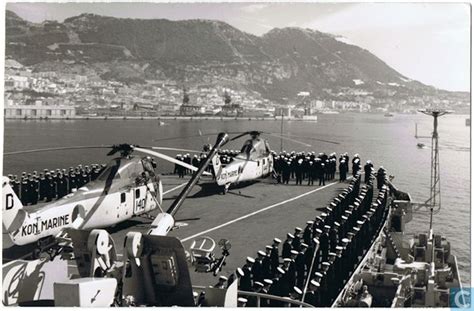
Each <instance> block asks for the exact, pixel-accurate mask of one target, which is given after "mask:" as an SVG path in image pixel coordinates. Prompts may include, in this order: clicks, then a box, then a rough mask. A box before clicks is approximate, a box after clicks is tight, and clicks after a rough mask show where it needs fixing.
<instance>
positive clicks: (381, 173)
mask: <svg viewBox="0 0 474 311" xmlns="http://www.w3.org/2000/svg"><path fill="white" fill-rule="evenodd" d="M385 177H386V173H385V169H384V168H383V166H381V167H380V168H379V169H378V171H377V189H378V190H381V189H382V186H383V185H384V184H385Z"/></svg>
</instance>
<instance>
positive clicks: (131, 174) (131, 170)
mask: <svg viewBox="0 0 474 311" xmlns="http://www.w3.org/2000/svg"><path fill="white" fill-rule="evenodd" d="M142 172H143V165H142V164H141V163H140V162H129V163H127V164H125V165H123V166H122V167H121V168H120V169H119V173H120V176H121V177H122V178H125V179H132V180H135V179H136V178H137V177H138V176H140V174H141V173H142Z"/></svg>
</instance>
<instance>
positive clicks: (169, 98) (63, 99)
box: [4, 59, 469, 120]
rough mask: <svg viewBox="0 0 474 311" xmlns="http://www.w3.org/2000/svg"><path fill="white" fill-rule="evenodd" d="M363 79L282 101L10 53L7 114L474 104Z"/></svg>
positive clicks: (263, 113)
mask: <svg viewBox="0 0 474 311" xmlns="http://www.w3.org/2000/svg"><path fill="white" fill-rule="evenodd" d="M214 78H216V77H214ZM217 78H218V77H217ZM203 80H204V81H205V80H206V79H203ZM209 80H212V77H210V78H209ZM362 83H363V81H360V80H354V87H353V88H351V87H347V88H345V89H343V90H342V91H340V92H339V93H333V92H332V91H331V90H327V89H326V90H322V92H321V94H311V93H310V92H307V91H301V92H299V93H297V94H295V96H293V98H283V99H282V100H281V101H279V102H275V101H271V100H269V99H266V98H264V97H263V96H262V95H261V94H260V93H258V92H256V91H252V90H248V89H244V88H242V87H238V86H237V87H234V88H230V87H226V86H222V85H219V84H214V83H212V81H211V82H210V83H207V84H200V85H186V84H184V83H181V82H178V81H174V80H171V79H166V78H165V79H162V80H144V83H143V82H142V83H134V82H123V81H116V80H106V79H103V78H101V76H100V75H99V74H98V73H96V72H94V71H93V70H89V71H86V72H85V73H84V74H77V73H67V72H58V71H55V70H41V71H40V70H38V69H37V68H35V67H33V66H31V67H29V66H24V65H22V64H21V63H19V62H18V61H16V60H14V59H7V60H6V62H5V95H4V96H5V118H7V119H48V118H52V119H54V118H66V119H67V118H87V117H194V116H195V117H198V116H207V117H249V118H250V117H252V118H279V117H285V118H300V119H302V118H306V119H308V120H312V119H316V117H315V116H316V115H318V114H337V113H341V112H358V113H384V114H390V113H403V114H411V113H415V112H416V110H417V109H418V108H420V107H423V106H426V105H427V103H429V104H430V105H436V106H438V107H442V108H444V109H451V110H454V111H456V112H460V113H462V112H466V111H468V110H469V100H468V97H466V96H463V94H462V93H461V94H458V93H452V94H454V95H456V96H454V95H453V96H450V97H448V96H440V95H439V94H438V95H437V96H436V97H435V96H427V95H424V96H412V97H408V98H407V97H406V96H405V98H400V97H397V96H396V91H394V90H393V89H394V88H396V83H392V84H391V85H388V86H387V91H386V94H382V95H380V94H371V93H370V92H368V91H367V90H364V89H358V88H357V86H358V85H360V84H362ZM322 94H324V96H322ZM328 94H329V95H330V96H327V95H328Z"/></svg>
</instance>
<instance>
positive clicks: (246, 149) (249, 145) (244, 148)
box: [240, 139, 253, 154]
mask: <svg viewBox="0 0 474 311" xmlns="http://www.w3.org/2000/svg"><path fill="white" fill-rule="evenodd" d="M252 148H253V144H252V140H250V139H249V140H247V141H246V142H245V144H244V145H243V146H242V150H241V151H240V152H242V153H246V154H250V152H251V151H252Z"/></svg>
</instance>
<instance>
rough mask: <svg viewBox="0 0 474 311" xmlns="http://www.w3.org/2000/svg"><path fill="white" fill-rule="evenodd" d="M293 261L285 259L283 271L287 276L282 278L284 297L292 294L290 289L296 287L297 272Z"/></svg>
mask: <svg viewBox="0 0 474 311" xmlns="http://www.w3.org/2000/svg"><path fill="white" fill-rule="evenodd" d="M293 264H294V262H293V259H291V258H284V259H283V266H282V269H283V270H284V271H285V275H284V276H283V277H282V279H281V281H282V291H283V292H284V296H287V295H288V294H289V293H290V289H291V288H292V287H293V286H295V285H296V270H295V268H294V267H293Z"/></svg>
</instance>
